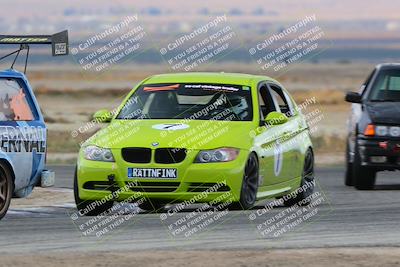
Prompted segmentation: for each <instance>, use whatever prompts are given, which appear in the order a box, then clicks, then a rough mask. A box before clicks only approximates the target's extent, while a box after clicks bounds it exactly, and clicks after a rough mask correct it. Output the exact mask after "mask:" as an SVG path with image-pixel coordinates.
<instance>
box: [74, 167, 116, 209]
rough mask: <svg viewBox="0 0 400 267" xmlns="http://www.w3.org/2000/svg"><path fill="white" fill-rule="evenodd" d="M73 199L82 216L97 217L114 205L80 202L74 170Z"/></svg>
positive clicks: (108, 202)
mask: <svg viewBox="0 0 400 267" xmlns="http://www.w3.org/2000/svg"><path fill="white" fill-rule="evenodd" d="M74 198H75V204H76V208H77V209H78V212H79V214H80V215H84V216H97V215H100V214H102V213H104V212H106V211H109V210H110V209H111V208H112V206H113V205H114V201H102V200H98V201H90V200H82V199H81V198H80V197H79V190H78V175H77V171H76V169H75V176H74Z"/></svg>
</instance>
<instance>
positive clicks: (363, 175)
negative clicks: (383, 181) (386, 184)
mask: <svg viewBox="0 0 400 267" xmlns="http://www.w3.org/2000/svg"><path fill="white" fill-rule="evenodd" d="M352 175H353V179H354V186H355V187H356V188H357V189H358V190H371V189H374V186H375V180H376V171H375V170H374V169H372V168H370V167H367V166H362V165H361V155H360V151H359V149H358V145H357V144H356V148H355V151H354V162H353V172H352Z"/></svg>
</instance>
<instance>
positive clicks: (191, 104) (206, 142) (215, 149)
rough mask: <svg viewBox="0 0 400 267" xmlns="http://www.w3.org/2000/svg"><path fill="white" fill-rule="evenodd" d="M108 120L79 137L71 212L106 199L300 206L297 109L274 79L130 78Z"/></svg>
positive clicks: (304, 160)
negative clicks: (81, 139) (133, 81)
mask: <svg viewBox="0 0 400 267" xmlns="http://www.w3.org/2000/svg"><path fill="white" fill-rule="evenodd" d="M94 120H95V121H96V122H104V123H109V125H107V127H105V128H103V129H102V130H100V131H98V132H97V133H96V134H95V135H93V136H92V137H91V138H89V139H88V140H86V142H84V143H83V145H82V147H81V149H80V152H79V157H78V162H77V168H76V174H75V182H74V191H75V201H76V204H77V207H78V210H79V212H80V214H81V215H97V214H101V213H103V212H105V211H108V210H110V209H111V208H112V206H113V204H114V202H135V201H137V199H138V197H139V196H140V197H141V198H140V199H141V202H140V203H139V204H138V205H139V206H140V207H141V208H142V209H146V210H153V209H158V208H161V207H163V206H165V205H167V204H171V203H181V202H185V203H190V204H193V203H198V202H203V203H208V202H211V203H220V202H223V201H224V200H223V197H224V196H227V195H229V196H230V198H229V204H230V205H229V207H231V208H236V209H249V208H251V207H252V206H254V205H255V203H256V201H258V200H261V199H266V198H277V199H279V200H282V204H284V205H287V206H290V205H294V204H299V205H307V204H309V203H310V201H311V196H312V193H313V190H314V185H315V181H314V155H313V148H312V143H311V141H310V137H309V129H308V126H307V123H306V121H305V117H304V116H303V114H302V113H301V110H300V108H299V107H298V106H297V105H296V103H295V102H294V101H293V99H292V98H291V97H290V95H289V94H288V92H287V91H286V90H285V89H284V88H283V86H282V85H281V84H280V83H278V82H277V81H275V80H273V79H271V78H269V77H265V76H255V75H248V74H228V73H200V72H199V73H177V74H163V75H155V76H152V77H149V78H147V79H145V80H144V81H142V82H141V83H139V84H138V85H137V86H136V87H135V88H134V89H133V90H132V91H131V92H130V93H129V94H128V96H127V97H126V98H125V100H124V101H123V103H122V104H121V106H120V107H119V108H117V109H116V110H114V111H107V110H101V111H98V112H96V113H95V115H94Z"/></svg>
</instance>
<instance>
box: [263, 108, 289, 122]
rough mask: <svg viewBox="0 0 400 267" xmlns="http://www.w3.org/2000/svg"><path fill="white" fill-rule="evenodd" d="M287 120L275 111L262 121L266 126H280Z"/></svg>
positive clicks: (283, 115)
mask: <svg viewBox="0 0 400 267" xmlns="http://www.w3.org/2000/svg"><path fill="white" fill-rule="evenodd" d="M288 120H289V119H288V117H287V116H286V115H285V114H283V113H281V112H277V111H272V112H270V113H269V114H268V115H267V117H266V118H265V120H264V121H265V123H266V124H268V125H280V124H284V123H286V122H287V121H288Z"/></svg>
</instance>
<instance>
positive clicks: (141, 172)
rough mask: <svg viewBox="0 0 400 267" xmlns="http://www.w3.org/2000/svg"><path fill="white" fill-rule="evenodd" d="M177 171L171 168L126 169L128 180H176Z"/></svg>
mask: <svg viewBox="0 0 400 267" xmlns="http://www.w3.org/2000/svg"><path fill="white" fill-rule="evenodd" d="M177 177H178V170H177V169H173V168H128V178H149V179H176V178H177Z"/></svg>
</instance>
